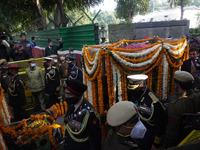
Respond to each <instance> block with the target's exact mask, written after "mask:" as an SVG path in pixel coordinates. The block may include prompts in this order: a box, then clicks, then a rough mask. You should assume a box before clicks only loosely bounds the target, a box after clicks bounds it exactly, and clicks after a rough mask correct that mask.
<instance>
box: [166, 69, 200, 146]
mask: <svg viewBox="0 0 200 150" xmlns="http://www.w3.org/2000/svg"><path fill="white" fill-rule="evenodd" d="M193 81H194V78H193V76H192V75H191V74H190V73H188V72H186V71H176V72H175V75H174V82H175V90H176V94H175V95H174V99H173V100H172V101H171V102H170V103H169V105H168V124H167V128H166V132H165V138H164V147H165V148H168V147H172V146H175V145H177V144H178V143H179V142H180V141H181V140H182V139H183V138H184V136H185V133H184V131H183V130H181V117H182V115H183V113H197V112H199V111H200V101H199V100H200V93H194V91H193V90H192V87H193Z"/></svg>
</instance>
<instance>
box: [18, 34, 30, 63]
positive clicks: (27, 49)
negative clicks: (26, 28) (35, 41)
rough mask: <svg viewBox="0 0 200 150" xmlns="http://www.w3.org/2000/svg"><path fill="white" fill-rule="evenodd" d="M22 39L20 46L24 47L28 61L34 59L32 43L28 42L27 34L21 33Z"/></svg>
mask: <svg viewBox="0 0 200 150" xmlns="http://www.w3.org/2000/svg"><path fill="white" fill-rule="evenodd" d="M20 38H21V41H20V43H19V44H20V45H21V46H23V48H24V53H25V54H26V55H27V57H28V59H29V58H32V57H33V55H32V48H31V44H30V41H27V40H26V34H25V33H21V34H20Z"/></svg>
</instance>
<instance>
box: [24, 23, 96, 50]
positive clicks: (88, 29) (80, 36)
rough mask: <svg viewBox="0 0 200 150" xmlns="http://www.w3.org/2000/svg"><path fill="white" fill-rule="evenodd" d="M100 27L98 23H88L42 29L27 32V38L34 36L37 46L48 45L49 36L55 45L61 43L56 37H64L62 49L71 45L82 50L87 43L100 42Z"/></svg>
mask: <svg viewBox="0 0 200 150" xmlns="http://www.w3.org/2000/svg"><path fill="white" fill-rule="evenodd" d="M98 29H99V26H98V24H87V25H81V26H74V27H63V28H57V29H51V30H42V31H38V32H34V33H30V34H27V40H31V37H33V36H34V37H35V41H36V43H37V46H39V47H47V45H48V42H47V40H48V38H50V39H51V40H52V41H53V43H54V45H59V42H58V41H57V40H56V39H57V38H59V37H62V39H63V48H62V50H67V49H68V48H69V47H73V48H74V49H76V50H81V49H82V46H83V45H85V44H88V45H95V44H99V37H98Z"/></svg>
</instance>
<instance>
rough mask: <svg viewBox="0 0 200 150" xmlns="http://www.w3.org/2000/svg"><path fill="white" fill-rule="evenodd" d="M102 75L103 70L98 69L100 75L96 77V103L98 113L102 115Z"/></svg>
mask: <svg viewBox="0 0 200 150" xmlns="http://www.w3.org/2000/svg"><path fill="white" fill-rule="evenodd" d="M102 73H103V70H102V69H100V73H99V75H98V77H97V84H98V97H99V98H98V102H99V112H100V114H103V112H104V104H103V82H102Z"/></svg>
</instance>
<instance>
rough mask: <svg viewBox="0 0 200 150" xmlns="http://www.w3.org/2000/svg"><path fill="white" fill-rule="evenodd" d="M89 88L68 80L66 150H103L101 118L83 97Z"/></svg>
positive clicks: (77, 81) (66, 95)
mask: <svg viewBox="0 0 200 150" xmlns="http://www.w3.org/2000/svg"><path fill="white" fill-rule="evenodd" d="M86 90H87V86H86V85H84V84H83V83H82V82H80V81H79V80H67V81H66V87H65V100H66V102H67V104H68V111H67V113H66V115H65V120H64V121H65V123H66V126H65V128H66V131H65V137H66V139H65V150H101V130H100V127H99V122H100V120H99V116H98V114H97V112H96V111H95V109H94V107H93V106H92V105H91V104H90V102H89V101H88V100H86V99H85V98H84V97H83V94H84V92H85V91H86Z"/></svg>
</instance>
